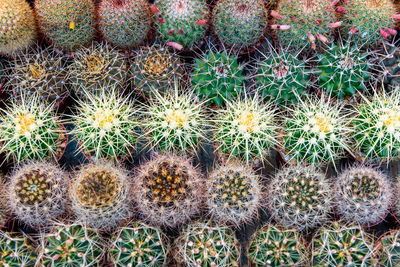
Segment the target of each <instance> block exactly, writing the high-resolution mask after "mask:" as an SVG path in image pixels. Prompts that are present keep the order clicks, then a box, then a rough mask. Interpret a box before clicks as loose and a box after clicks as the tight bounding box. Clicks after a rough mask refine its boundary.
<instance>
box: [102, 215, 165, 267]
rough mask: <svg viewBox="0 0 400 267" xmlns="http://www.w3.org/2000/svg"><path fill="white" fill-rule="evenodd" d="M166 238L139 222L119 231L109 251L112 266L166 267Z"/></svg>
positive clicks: (157, 230)
mask: <svg viewBox="0 0 400 267" xmlns="http://www.w3.org/2000/svg"><path fill="white" fill-rule="evenodd" d="M168 251H169V247H168V244H167V237H166V236H165V235H164V234H163V233H162V232H161V231H160V230H159V229H157V228H154V227H151V226H149V225H147V224H144V223H141V222H135V223H133V224H132V225H129V226H127V227H123V228H121V229H119V230H118V231H117V233H116V235H115V236H114V237H113V239H112V244H111V247H110V249H109V254H110V256H111V261H112V263H113V264H114V266H118V267H124V266H132V267H133V266H142V267H158V266H166V265H167V254H168Z"/></svg>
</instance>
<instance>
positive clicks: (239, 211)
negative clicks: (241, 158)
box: [207, 162, 263, 226]
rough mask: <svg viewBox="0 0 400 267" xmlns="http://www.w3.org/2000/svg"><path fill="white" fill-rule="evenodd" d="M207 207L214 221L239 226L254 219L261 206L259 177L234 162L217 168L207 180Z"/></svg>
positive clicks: (261, 197) (247, 168)
mask: <svg viewBox="0 0 400 267" xmlns="http://www.w3.org/2000/svg"><path fill="white" fill-rule="evenodd" d="M207 190H208V194H207V206H208V209H209V211H210V214H211V216H212V218H213V219H214V220H215V221H216V222H217V223H227V224H230V225H234V226H240V225H241V224H243V223H247V222H249V221H251V220H252V219H254V218H255V217H256V216H257V215H258V209H259V207H260V206H261V205H262V199H263V194H262V184H261V182H260V178H259V176H258V175H257V174H256V173H255V172H254V171H253V170H252V169H250V168H249V167H246V166H245V165H242V164H240V163H238V162H228V163H226V164H225V165H222V166H219V167H217V168H216V169H215V170H214V171H213V172H212V173H211V174H210V176H209V179H208V181H207Z"/></svg>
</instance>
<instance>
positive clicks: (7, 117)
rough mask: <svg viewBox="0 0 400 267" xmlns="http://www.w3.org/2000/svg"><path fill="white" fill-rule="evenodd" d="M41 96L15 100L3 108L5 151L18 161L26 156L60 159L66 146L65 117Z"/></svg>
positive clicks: (1, 137)
mask: <svg viewBox="0 0 400 267" xmlns="http://www.w3.org/2000/svg"><path fill="white" fill-rule="evenodd" d="M53 106H54V104H51V105H47V104H45V103H43V102H41V100H40V99H39V97H38V96H37V95H35V96H32V97H30V98H29V99H25V100H23V101H22V102H20V101H17V100H16V99H14V100H13V101H12V102H11V104H9V106H8V107H7V108H6V109H3V110H1V113H2V114H1V118H0V140H1V142H2V145H1V149H0V151H1V152H6V153H7V155H6V156H7V158H13V159H14V160H16V161H17V162H20V161H22V160H24V159H33V160H35V159H48V158H51V159H57V158H58V157H60V156H61V155H62V153H63V150H64V148H65V146H66V144H65V141H66V133H65V129H64V128H63V127H62V124H61V123H62V120H61V118H60V117H58V116H57V115H55V114H54V110H53Z"/></svg>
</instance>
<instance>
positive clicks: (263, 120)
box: [214, 95, 277, 163]
mask: <svg viewBox="0 0 400 267" xmlns="http://www.w3.org/2000/svg"><path fill="white" fill-rule="evenodd" d="M226 105H227V106H226V108H224V109H220V110H218V111H217V115H216V117H215V124H216V125H215V133H214V140H215V145H216V150H217V151H220V152H221V153H222V154H223V155H225V156H226V157H228V158H232V157H234V158H236V159H239V160H244V161H246V163H259V161H263V160H264V159H265V158H266V157H267V156H268V155H269V154H270V151H271V148H272V147H273V146H274V145H275V144H276V142H277V141H276V137H275V133H276V131H277V125H276V116H275V112H276V109H275V108H273V106H272V104H263V103H262V102H261V101H260V99H259V97H258V96H257V95H256V96H254V97H245V98H244V99H243V100H242V99H237V100H231V101H227V103H226ZM257 161H258V162H257Z"/></svg>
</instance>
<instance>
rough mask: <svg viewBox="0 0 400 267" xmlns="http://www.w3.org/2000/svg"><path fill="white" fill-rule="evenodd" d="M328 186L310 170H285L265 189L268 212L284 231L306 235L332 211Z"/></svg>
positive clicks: (290, 167) (286, 168) (302, 168)
mask: <svg viewBox="0 0 400 267" xmlns="http://www.w3.org/2000/svg"><path fill="white" fill-rule="evenodd" d="M330 187H331V185H330V183H329V181H328V180H327V179H326V177H325V175H324V174H323V173H321V172H320V171H318V170H317V169H315V167H313V166H303V165H296V166H287V167H285V168H283V169H281V170H280V171H279V172H278V173H277V174H276V175H275V177H274V178H273V180H272V181H271V183H270V184H269V186H268V189H269V191H268V192H269V193H268V197H267V202H268V208H269V211H270V212H271V215H272V217H273V218H274V219H275V220H276V221H277V222H279V223H280V224H282V225H284V226H285V227H290V228H295V229H297V230H299V231H306V232H309V231H310V230H312V229H314V228H316V227H317V226H320V225H323V224H324V223H326V222H327V221H328V219H329V212H330V211H331V210H332V205H333V201H332V193H331V189H330Z"/></svg>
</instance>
